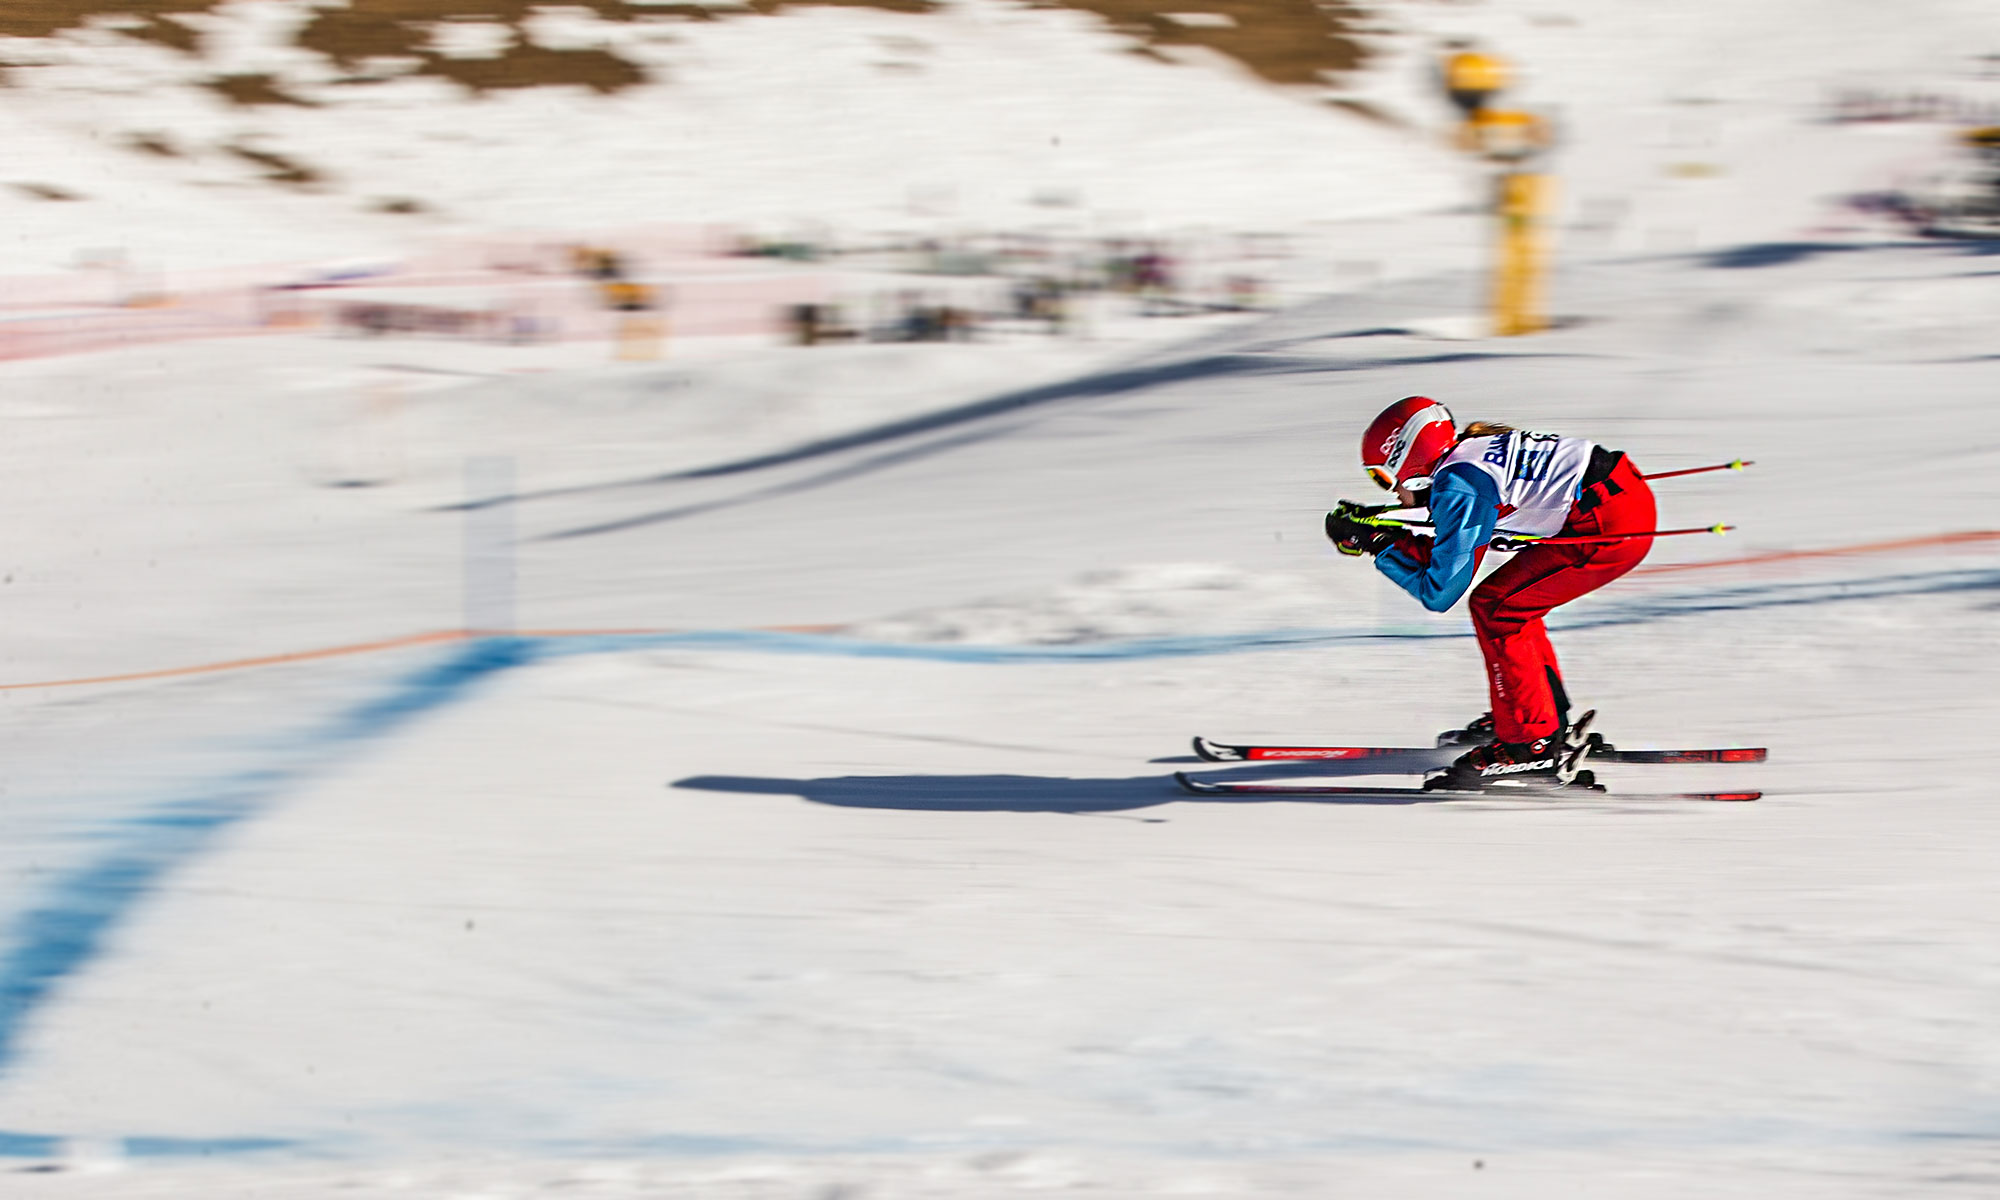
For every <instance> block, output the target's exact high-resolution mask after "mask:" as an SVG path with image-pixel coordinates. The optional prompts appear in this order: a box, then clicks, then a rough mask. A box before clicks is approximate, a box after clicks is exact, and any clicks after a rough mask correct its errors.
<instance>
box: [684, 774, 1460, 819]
mask: <svg viewBox="0 0 2000 1200" xmlns="http://www.w3.org/2000/svg"><path fill="white" fill-rule="evenodd" d="M1361 766H1362V764H1350V763H1324V764H1314V766H1313V768H1312V769H1311V770H1310V771H1309V772H1302V771H1301V770H1300V769H1299V765H1298V764H1293V763H1287V764H1282V765H1281V766H1278V767H1261V766H1256V767H1237V768H1234V769H1231V768H1227V767H1220V766H1218V767H1215V768H1214V770H1213V771H1212V772H1204V776H1205V777H1206V778H1214V779H1219V778H1224V777H1227V778H1231V779H1265V780H1277V779H1283V778H1287V777H1290V778H1297V777H1299V776H1301V775H1302V774H1310V775H1312V776H1313V777H1316V778H1326V777H1329V776H1335V775H1361V774H1373V775H1375V776H1377V777H1378V778H1379V777H1381V771H1382V768H1381V767H1380V766H1373V767H1368V768H1367V769H1366V770H1362V769H1359V768H1360V767H1361ZM1413 784H1414V780H1411V779H1409V778H1402V779H1384V780H1383V786H1384V787H1410V786H1413ZM669 786H671V787H677V788H689V789H694V790H698V791H705V792H746V793H752V794H757V795H776V796H797V797H799V798H800V799H802V800H810V801H811V802H813V803H814V804H827V805H832V806H834V807H836V808H890V809H902V810H905V811H911V812H1038V813H1103V812H1125V811H1129V810H1131V809H1137V808H1153V807H1156V806H1158V805H1162V804H1175V803H1180V804H1217V803H1220V804H1246V803H1247V804H1259V803H1270V802H1272V801H1289V802H1291V803H1312V804H1360V805H1377V804H1385V805H1402V804H1434V803H1437V802H1438V801H1440V800H1447V799H1451V797H1448V796H1407V795H1403V796H1398V795H1368V794H1361V795H1353V796H1300V795H1282V794H1280V795H1269V796H1246V795H1234V796H1196V795H1191V794H1189V793H1188V792H1185V791H1183V790H1181V788H1180V786H1179V785H1178V784H1176V783H1175V782H1174V780H1173V776H1171V775H1164V774H1162V775H1138V776H1133V777H1131V778H1128V779H1071V778H1062V777H1055V776H1046V775H836V776H832V777H829V778H826V779H771V778H766V777H762V776H754V775H696V776H692V777H690V778H687V779H677V780H675V781H674V782H673V783H672V784H670V785H669Z"/></svg>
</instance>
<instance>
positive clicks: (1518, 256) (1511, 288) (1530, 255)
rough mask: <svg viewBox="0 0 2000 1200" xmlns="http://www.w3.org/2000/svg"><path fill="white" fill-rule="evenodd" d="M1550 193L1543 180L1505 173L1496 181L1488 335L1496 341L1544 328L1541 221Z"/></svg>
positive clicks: (1547, 182) (1532, 174)
mask: <svg viewBox="0 0 2000 1200" xmlns="http://www.w3.org/2000/svg"><path fill="white" fill-rule="evenodd" d="M1552 191H1554V188H1553V186H1552V184H1551V181H1550V179H1549V177H1548V176H1546V175H1541V174H1537V173H1535V172H1533V171H1507V172H1503V173H1502V174H1501V176H1500V195H1499V205H1498V211H1499V215H1500V255H1499V261H1498V263H1497V264H1496V267H1495V270H1494V274H1493V332H1494V333H1496V334H1498V335H1500V336H1501V337H1513V336H1515V335H1517V334H1523V333H1538V332H1540V331H1541V330H1544V329H1547V328H1548V327H1549V321H1548V317H1547V316H1546V315H1545V314H1544V313H1543V311H1542V294H1543V279H1542V277H1543V257H1544V253H1543V246H1542V218H1543V216H1544V215H1545V214H1546V213H1547V212H1548V207H1549V195H1550V193H1551V192H1552Z"/></svg>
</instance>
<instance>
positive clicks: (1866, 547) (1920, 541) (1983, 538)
mask: <svg viewBox="0 0 2000 1200" xmlns="http://www.w3.org/2000/svg"><path fill="white" fill-rule="evenodd" d="M1992 541H2000V529H1972V530H1966V531H1964V532H1962V533H1936V534H1931V535H1929V536H1927V537H1914V538H1898V539H1897V540H1895V541H1893V542H1864V543H1862V544H1860V545H1857V546H1832V547H1829V548H1827V549H1824V550H1777V551H1773V552H1771V553H1768V554H1751V555H1746V556H1745V557H1743V558H1720V559H1714V560H1712V561H1709V562H1692V563H1667V564H1665V565H1662V566H1657V567H1640V568H1639V569H1638V570H1636V571H1634V572H1632V573H1633V574H1634V575H1664V574H1666V573H1667V572H1669V571H1707V570H1711V569H1713V568H1716V567H1749V566H1756V565H1757V564H1759V563H1774V562H1790V561H1792V560H1794V559H1801V558H1837V557H1839V556H1841V555H1846V554H1887V553H1889V552H1891V551H1895V550H1921V549H1924V548H1925V547H1928V546H1959V545H1966V544H1969V543H1972V542H1992Z"/></svg>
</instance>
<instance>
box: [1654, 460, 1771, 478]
mask: <svg viewBox="0 0 2000 1200" xmlns="http://www.w3.org/2000/svg"><path fill="white" fill-rule="evenodd" d="M1756 465H1757V464H1756V462H1755V461H1753V460H1750V459H1743V458H1739V459H1737V460H1736V461H1735V462H1726V463H1717V464H1715V465H1714V466H1712V467H1687V468H1685V469H1683V470H1679V471H1656V472H1654V473H1653V474H1651V475H1641V476H1639V478H1641V479H1645V480H1654V479H1672V478H1673V477H1674V476H1676V475H1700V474H1702V473H1703V472H1704V471H1741V470H1742V469H1743V468H1745V467H1754V466H1756Z"/></svg>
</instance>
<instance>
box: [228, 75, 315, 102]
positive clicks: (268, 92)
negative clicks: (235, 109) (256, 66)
mask: <svg viewBox="0 0 2000 1200" xmlns="http://www.w3.org/2000/svg"><path fill="white" fill-rule="evenodd" d="M203 86H205V87H207V88H208V89H210V90H211V91H215V92H219V93H221V94H222V95H224V96H226V97H228V98H229V101H230V103H232V104H240V105H242V106H243V107H245V108H255V107H257V106H259V105H265V104H290V105H293V106H296V107H298V108H315V107H318V106H317V105H315V104H314V103H313V102H312V101H310V100H301V99H299V98H298V97H297V96H294V95H292V94H290V93H289V92H287V91H285V89H283V88H281V87H279V86H278V81H277V80H276V79H275V78H273V77H272V76H269V75H218V76H216V77H215V78H214V79H211V80H209V81H208V82H207V83H206V84H204V85H203Z"/></svg>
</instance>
